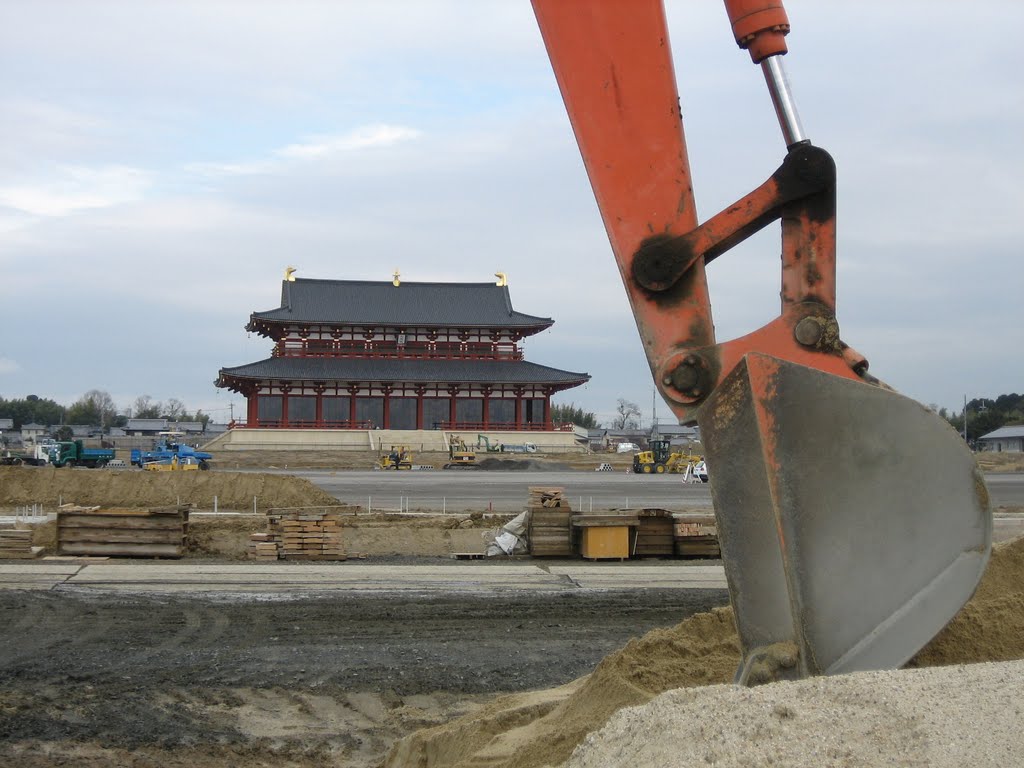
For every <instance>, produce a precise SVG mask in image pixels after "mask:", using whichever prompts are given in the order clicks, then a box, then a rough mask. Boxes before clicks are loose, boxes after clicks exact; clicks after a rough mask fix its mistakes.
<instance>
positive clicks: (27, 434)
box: [21, 421, 50, 445]
mask: <svg viewBox="0 0 1024 768" xmlns="http://www.w3.org/2000/svg"><path fill="white" fill-rule="evenodd" d="M49 435H50V430H49V429H48V428H46V427H44V426H43V425H42V424H36V423H35V422H34V421H33V422H31V423H29V424H22V425H21V442H22V443H23V444H26V445H27V444H28V443H38V442H39V441H40V440H42V439H43V438H45V437H49Z"/></svg>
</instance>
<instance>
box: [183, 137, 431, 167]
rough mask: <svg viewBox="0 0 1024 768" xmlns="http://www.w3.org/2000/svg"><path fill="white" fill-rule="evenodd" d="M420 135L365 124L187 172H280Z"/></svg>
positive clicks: (201, 163)
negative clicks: (252, 157) (261, 154)
mask: <svg viewBox="0 0 1024 768" xmlns="http://www.w3.org/2000/svg"><path fill="white" fill-rule="evenodd" d="M420 135H421V132H420V131H418V130H416V129H415V128H409V127H407V126H403V125H383V124H382V125H367V126H362V127H360V128H356V129H355V130H352V131H349V132H348V133H341V134H320V135H313V136H308V137H306V138H305V139H304V140H303V141H300V142H297V143H294V144H287V145H285V146H283V147H279V148H277V149H275V150H273V151H272V152H271V153H270V156H269V157H267V158H262V159H255V160H251V161H247V162H240V163H203V162H200V163H189V164H188V165H187V166H186V170H188V171H190V172H193V173H198V174H201V175H207V176H247V175H256V174H269V173H275V172H277V171H280V170H283V169H284V168H285V166H287V165H289V164H292V163H303V162H307V161H310V160H324V159H326V158H328V157H332V156H335V155H340V154H344V153H348V152H358V151H360V150H365V149H373V148H379V147H389V146H393V145H395V144H400V143H402V142H406V141H412V140H414V139H416V138H418V137H419V136H420Z"/></svg>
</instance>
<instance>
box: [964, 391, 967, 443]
mask: <svg viewBox="0 0 1024 768" xmlns="http://www.w3.org/2000/svg"><path fill="white" fill-rule="evenodd" d="M964 442H965V443H966V442H967V395H964Z"/></svg>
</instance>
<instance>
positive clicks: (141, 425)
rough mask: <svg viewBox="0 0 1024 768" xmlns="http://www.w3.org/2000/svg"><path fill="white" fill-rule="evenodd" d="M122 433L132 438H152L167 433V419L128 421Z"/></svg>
mask: <svg viewBox="0 0 1024 768" xmlns="http://www.w3.org/2000/svg"><path fill="white" fill-rule="evenodd" d="M124 431H125V432H127V433H128V434H129V435H132V436H134V437H145V436H153V435H156V434H157V433H158V432H167V431H168V430H167V419H128V423H127V424H125V426H124Z"/></svg>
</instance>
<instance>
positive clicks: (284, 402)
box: [278, 386, 292, 427]
mask: <svg viewBox="0 0 1024 768" xmlns="http://www.w3.org/2000/svg"><path fill="white" fill-rule="evenodd" d="M291 391H292V388H291V387H288V386H284V387H281V423H280V424H279V425H278V426H281V427H287V426H288V393H289V392H291Z"/></svg>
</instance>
